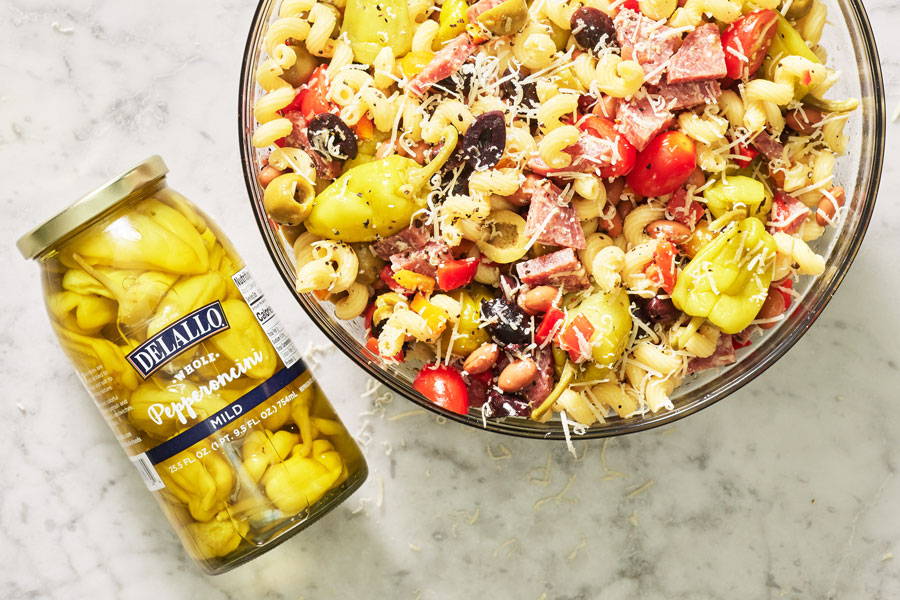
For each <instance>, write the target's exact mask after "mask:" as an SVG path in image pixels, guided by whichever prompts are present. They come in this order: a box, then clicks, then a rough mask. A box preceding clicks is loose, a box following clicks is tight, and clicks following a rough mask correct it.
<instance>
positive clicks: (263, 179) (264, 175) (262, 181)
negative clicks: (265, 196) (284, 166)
mask: <svg viewBox="0 0 900 600" xmlns="http://www.w3.org/2000/svg"><path fill="white" fill-rule="evenodd" d="M279 175H281V171H279V170H278V169H276V168H275V167H272V166H269V165H266V166H264V167H263V168H262V169H261V170H260V172H259V173H257V174H256V180H257V181H258V182H259V185H261V186H262V187H263V188H265V187H266V186H268V185H269V184H270V183H272V180H273V179H275V178H276V177H278V176H279Z"/></svg>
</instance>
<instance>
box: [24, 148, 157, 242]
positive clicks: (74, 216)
mask: <svg viewBox="0 0 900 600" xmlns="http://www.w3.org/2000/svg"><path fill="white" fill-rule="evenodd" d="M168 172H169V168H168V167H167V166H166V163H164V162H163V159H162V158H160V157H159V156H151V157H150V158H148V159H146V160H144V161H143V162H141V163H140V164H138V165H136V166H134V167H132V168H131V169H129V170H128V171H126V172H125V173H123V174H121V175H119V176H118V177H115V178H113V179H111V180H110V181H108V182H107V183H105V184H103V185H102V186H100V187H99V188H97V189H96V190H94V191H93V192H91V193H89V194H87V195H85V196H83V197H82V198H81V199H80V200H78V201H77V202H75V204H72V205H71V206H69V207H68V208H66V209H64V210H63V211H62V212H60V213H59V214H57V215H56V216H54V217H51V218H50V219H48V220H47V221H45V222H44V223H41V224H40V225H38V226H37V227H35V228H34V229H32V230H31V231H29V232H28V233H26V234H25V235H23V236H22V237H20V238H19V240H18V241H17V242H16V247H17V248H18V249H19V252H21V253H22V256H24V257H25V258H34V257H36V256H40V255H41V254H43V253H44V252H45V251H47V250H48V249H49V248H51V247H52V246H54V245H55V244H57V243H58V242H59V241H61V240H62V239H64V238H66V237H68V236H70V235H72V234H73V233H75V232H76V231H78V230H80V229H81V228H82V227H84V226H85V225H87V224H89V223H90V222H91V221H94V220H95V219H97V218H98V217H100V216H101V215H103V214H104V213H106V212H107V211H109V210H110V209H112V208H113V207H115V206H116V205H117V204H119V203H120V202H122V201H123V200H125V199H127V198H129V197H130V196H131V195H132V194H134V193H135V192H136V191H137V190H139V189H141V188H143V187H144V186H146V185H147V184H149V183H153V182H154V181H158V180H160V179H162V178H163V177H164V176H165V174H166V173H168Z"/></svg>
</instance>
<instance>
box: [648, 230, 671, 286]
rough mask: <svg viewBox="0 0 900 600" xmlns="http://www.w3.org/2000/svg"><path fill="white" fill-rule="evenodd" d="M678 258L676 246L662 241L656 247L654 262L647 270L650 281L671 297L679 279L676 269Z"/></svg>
mask: <svg viewBox="0 0 900 600" xmlns="http://www.w3.org/2000/svg"><path fill="white" fill-rule="evenodd" d="M676 256H678V249H677V248H675V244H673V243H672V242H668V241H661V242H659V243H658V244H657V245H656V252H655V253H654V255H653V262H652V263H650V265H649V266H648V267H647V270H646V273H647V275H648V276H649V277H650V279H652V280H653V282H654V283H656V284H658V285H659V287H661V288H662V289H664V290H665V291H666V293H667V294H670V295H671V293H672V292H673V291H674V290H675V280H676V279H677V278H678V272H677V270H676V267H675V257H676Z"/></svg>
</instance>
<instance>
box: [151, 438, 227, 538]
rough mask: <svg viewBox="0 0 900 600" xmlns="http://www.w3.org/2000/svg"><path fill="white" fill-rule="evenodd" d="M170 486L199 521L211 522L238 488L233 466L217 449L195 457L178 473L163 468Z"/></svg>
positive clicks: (168, 487)
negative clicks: (235, 488) (235, 482)
mask: <svg viewBox="0 0 900 600" xmlns="http://www.w3.org/2000/svg"><path fill="white" fill-rule="evenodd" d="M187 455H189V452H188V451H185V452H182V453H181V454H177V455H176V456H175V457H174V458H173V459H172V460H175V459H178V458H185V457H186V456H187ZM161 476H162V478H163V480H164V481H165V483H166V489H167V490H169V491H170V492H172V494H174V496H175V497H176V498H178V499H179V500H180V501H181V502H183V503H184V504H186V505H187V507H188V511H190V513H191V516H192V517H194V519H196V520H198V521H209V520H210V519H212V518H213V517H215V516H216V513H217V512H219V511H221V510H222V509H224V508H225V500H226V499H227V498H228V496H229V495H230V494H231V490H232V488H233V487H234V472H233V471H232V470H231V465H230V464H228V461H227V460H226V459H225V458H223V457H222V456H221V455H219V454H218V453H215V452H211V453H210V454H207V455H206V456H204V457H203V458H199V459H198V458H191V460H190V462H188V463H187V464H185V465H183V466H182V467H181V468H180V469H179V470H177V471H175V472H174V473H169V472H168V471H167V470H165V469H162V470H161Z"/></svg>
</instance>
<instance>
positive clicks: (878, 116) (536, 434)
mask: <svg viewBox="0 0 900 600" xmlns="http://www.w3.org/2000/svg"><path fill="white" fill-rule="evenodd" d="M825 2H826V5H827V6H828V11H829V12H828V21H829V22H828V25H827V26H826V28H825V34H824V36H823V41H822V44H823V45H824V47H825V48H826V50H827V51H828V55H829V59H828V61H829V65H830V66H832V67H834V68H836V69H838V70H839V71H840V73H841V79H840V81H839V82H838V83H837V84H836V85H835V86H834V88H833V89H832V91H831V92H830V94H829V97H833V98H844V97H848V96H854V97H857V98H860V101H861V104H860V109H859V110H858V111H856V112H855V113H853V115H852V116H851V117H850V120H849V122H848V124H847V129H846V131H847V133H848V135H849V139H850V143H849V146H848V149H847V154H846V155H845V156H842V157H840V158H839V159H838V164H837V169H836V173H835V180H836V181H837V182H839V183H841V184H842V185H843V186H844V187H845V189H846V191H847V199H848V204H849V210H848V212H847V215H846V217H845V220H844V222H843V225H842V227H841V228H840V229H837V230H835V228H828V230H827V231H826V233H825V235H824V236H823V237H822V238H821V239H820V240H818V241H817V242H815V244H814V246H813V248H814V249H815V250H816V251H817V252H819V253H823V254H824V255H825V256H826V259H827V267H826V270H825V273H824V274H822V275H821V276H820V277H817V278H814V279H812V278H809V277H801V279H800V281H799V282H798V285H797V286H796V290H797V292H798V293H799V298H798V299H797V301H796V302H795V303H794V304H793V305H792V306H791V309H790V310H789V311H788V314H787V318H786V319H785V320H783V321H781V322H780V323H779V324H778V325H777V326H776V327H774V328H773V329H770V330H768V331H767V332H766V333H765V335H764V336H763V337H762V338H755V339H754V343H753V344H752V345H751V346H749V347H747V348H744V349H741V350H739V351H738V361H737V362H736V363H735V364H733V365H730V366H728V367H725V368H721V369H713V370H710V371H705V372H703V373H701V374H699V375H696V376H693V378H689V379H687V380H686V381H685V383H684V384H682V386H681V387H679V388H678V389H677V390H676V392H675V394H674V395H673V397H672V399H673V402H674V404H675V408H674V409H673V410H671V411H668V412H662V413H658V414H647V415H644V416H634V417H630V418H628V419H620V418H611V419H609V420H608V421H607V422H606V423H604V424H602V425H594V426H592V427H590V428H588V429H587V431H586V432H585V434H584V436H583V437H586V438H593V437H606V436H613V435H621V434H625V433H632V432H635V431H641V430H644V429H649V428H652V427H657V426H659V425H662V424H664V423H670V422H672V421H677V420H678V419H681V418H684V417H686V416H687V415H690V414H692V413H695V412H697V411H698V410H701V409H703V408H705V407H707V406H710V405H711V404H713V403H714V402H717V401H719V400H721V399H722V398H725V397H726V396H728V395H729V394H731V393H732V392H734V391H736V390H738V389H740V388H741V387H743V386H744V385H746V384H747V383H748V382H750V381H751V380H753V379H754V378H755V377H756V376H758V375H760V374H761V373H762V372H763V371H765V370H766V369H767V368H768V367H770V366H771V365H772V364H773V363H774V362H775V361H777V360H778V359H779V358H781V357H782V356H783V355H784V354H785V353H786V352H787V351H788V350H789V349H790V348H791V346H793V345H794V344H795V343H796V342H797V340H799V339H800V337H801V336H802V335H803V334H804V333H806V331H807V330H808V329H809V328H810V326H811V325H812V324H813V322H815V320H816V318H818V316H819V315H820V314H821V313H822V311H823V310H824V309H825V306H826V305H827V304H828V302H829V300H830V299H831V297H832V296H833V295H834V293H835V291H836V290H837V288H838V286H839V285H840V283H841V281H842V280H843V278H844V276H845V275H846V273H847V271H848V269H849V268H850V265H851V263H852V262H853V259H854V257H855V256H856V253H857V251H858V249H859V247H860V244H861V243H862V240H863V237H864V236H865V232H866V228H867V226H868V223H869V219H870V218H871V215H872V211H873V209H874V205H875V197H876V194H877V191H878V184H879V179H880V176H881V166H882V155H883V150H884V136H885V116H884V90H883V85H882V78H881V68H880V64H879V59H878V53H877V50H876V47H875V41H874V38H873V35H872V29H871V26H870V25H869V21H868V17H867V16H866V13H865V10H864V9H863V6H862V4H861V3H859V2H856V1H854V0H825ZM277 6H278V2H277V0H262V1H261V2H260V3H259V6H258V8H257V10H256V14H255V15H254V18H253V22H252V24H251V27H250V33H249V36H248V38H247V45H246V50H245V54H244V61H243V65H242V69H241V81H240V91H239V98H238V102H239V113H238V123H239V138H238V141H239V145H240V152H241V161H242V167H243V172H244V179H245V182H246V185H247V192H248V195H249V199H250V205H251V207H252V209H253V214H254V216H255V218H256V222H257V225H258V226H259V230H260V233H261V234H262V237H263V241H264V242H265V244H266V247H267V248H268V251H269V254H270V255H271V257H272V260H273V261H274V262H275V266H276V268H277V269H278V271H279V273H280V274H281V277H282V278H283V279H284V282H285V284H286V285H287V286H288V288H289V289H290V290H291V291H292V292H293V294H294V296H295V297H296V299H297V303H298V304H299V305H300V306H301V307H303V310H305V311H306V313H307V314H308V315H309V317H310V318H311V319H312V320H313V322H314V323H315V324H316V325H317V326H318V327H319V329H321V330H322V332H323V333H324V334H325V335H326V336H328V338H329V339H331V340H332V341H333V342H334V344H335V345H337V347H338V348H340V349H341V350H342V351H343V352H344V353H345V354H346V355H347V356H349V357H350V358H351V359H352V360H353V361H354V362H355V363H356V364H357V365H359V367H360V368H362V369H363V370H364V371H366V372H367V373H368V374H369V375H371V376H372V377H374V378H375V379H377V380H378V381H380V382H381V383H382V384H384V385H385V386H386V387H388V388H389V389H391V390H393V391H394V392H396V393H398V394H400V395H402V396H404V397H405V398H407V399H409V400H410V401H412V402H414V403H416V404H418V405H420V406H422V407H424V408H426V409H428V410H430V411H432V412H435V413H438V414H440V415H442V416H444V417H446V418H448V419H452V420H454V421H459V422H461V423H465V424H467V425H471V426H473V427H477V428H479V429H482V428H486V429H487V430H488V431H493V432H497V433H504V434H509V435H516V436H521V437H532V438H541V439H561V438H563V435H564V434H563V429H562V425H561V424H560V422H559V421H558V420H554V421H551V422H548V423H536V422H534V421H531V420H529V419H525V418H506V419H503V420H500V421H492V420H488V421H487V424H486V427H485V426H484V425H483V423H482V419H481V415H480V411H478V410H477V409H475V408H473V409H472V410H470V412H469V414H468V415H458V414H456V413H452V412H449V411H446V410H444V409H441V408H439V407H437V406H435V405H434V404H432V403H431V402H430V401H429V400H428V399H426V398H425V397H424V396H422V395H421V394H419V393H418V392H416V391H415V390H414V389H413V388H412V385H411V384H412V380H413V378H414V377H415V369H413V368H411V367H409V366H405V365H386V364H383V363H381V362H380V361H378V360H376V359H373V358H372V357H371V356H370V355H369V354H368V353H367V352H366V351H365V350H364V347H363V344H364V343H365V334H364V328H363V325H362V320H361V319H357V320H356V321H351V322H348V321H339V320H337V319H335V318H334V315H333V311H332V309H331V305H330V304H329V303H327V302H319V301H318V300H317V299H316V298H315V297H314V296H312V295H308V294H298V293H297V292H296V291H294V286H293V281H294V274H295V265H294V262H293V255H292V252H291V248H290V245H289V244H288V243H287V240H286V237H285V235H284V232H283V231H280V230H279V226H278V225H277V224H275V223H274V222H273V221H271V220H270V219H269V218H268V217H267V215H266V214H265V210H264V209H263V204H262V190H261V188H260V186H259V184H258V183H257V182H256V174H257V172H258V171H259V169H260V168H261V167H262V165H263V160H264V158H265V156H266V154H267V152H264V151H259V150H257V149H255V148H253V146H252V145H251V143H250V138H251V135H252V133H253V128H254V123H255V122H254V119H253V104H254V101H255V100H256V98H257V96H258V94H259V93H260V92H261V90H260V89H259V88H258V87H257V86H256V83H255V81H254V72H255V70H256V67H257V65H258V64H259V63H260V60H261V58H262V57H261V52H262V49H261V45H262V39H263V36H264V34H265V30H266V27H267V25H268V24H269V23H270V22H271V20H272V19H273V18H274V16H275V15H276V14H277Z"/></svg>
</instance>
